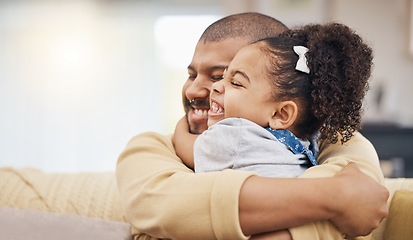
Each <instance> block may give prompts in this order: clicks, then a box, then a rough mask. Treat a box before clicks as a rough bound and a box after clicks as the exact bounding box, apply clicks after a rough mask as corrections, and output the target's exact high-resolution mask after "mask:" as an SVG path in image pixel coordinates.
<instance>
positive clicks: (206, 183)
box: [116, 133, 254, 239]
mask: <svg viewBox="0 0 413 240" xmlns="http://www.w3.org/2000/svg"><path fill="white" fill-rule="evenodd" d="M253 174H254V173H252V172H242V171H233V170H225V171H222V172H213V173H202V174H194V173H193V171H192V170H190V169H189V168H187V167H186V166H185V165H184V164H183V163H182V161H181V160H180V159H179V158H178V157H177V156H176V154H175V150H174V148H173V145H172V142H171V138H170V137H166V136H162V135H159V134H156V133H143V134H140V135H138V136H136V137H134V138H133V139H132V140H131V141H130V142H129V143H128V144H127V146H126V148H125V150H124V151H123V152H122V153H121V155H120V156H119V159H118V162H117V168H116V178H117V184H118V188H119V191H120V200H121V204H122V208H123V211H124V214H125V216H126V219H127V220H128V222H130V223H131V225H132V232H133V233H134V234H147V235H151V236H153V237H156V238H170V239H246V236H244V235H243V234H242V231H241V228H240V224H239V217H238V196H239V192H240V189H241V186H242V184H243V183H244V181H245V179H247V178H248V177H249V176H251V175H253Z"/></svg>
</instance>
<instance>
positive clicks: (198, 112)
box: [194, 109, 208, 116]
mask: <svg viewBox="0 0 413 240" xmlns="http://www.w3.org/2000/svg"><path fill="white" fill-rule="evenodd" d="M194 113H195V115H198V116H208V110H202V109H195V110H194Z"/></svg>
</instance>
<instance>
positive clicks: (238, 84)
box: [231, 81, 242, 87]
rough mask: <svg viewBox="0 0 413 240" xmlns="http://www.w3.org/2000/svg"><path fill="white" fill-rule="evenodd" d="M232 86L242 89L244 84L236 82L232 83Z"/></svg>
mask: <svg viewBox="0 0 413 240" xmlns="http://www.w3.org/2000/svg"><path fill="white" fill-rule="evenodd" d="M231 84H232V85H233V86H236V87H242V84H241V83H239V82H236V81H231Z"/></svg>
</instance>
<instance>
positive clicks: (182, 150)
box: [172, 116, 198, 169]
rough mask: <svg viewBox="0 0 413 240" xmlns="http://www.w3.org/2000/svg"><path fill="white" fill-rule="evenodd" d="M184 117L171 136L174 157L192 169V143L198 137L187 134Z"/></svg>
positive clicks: (186, 123) (187, 127)
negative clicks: (176, 156)
mask: <svg viewBox="0 0 413 240" xmlns="http://www.w3.org/2000/svg"><path fill="white" fill-rule="evenodd" d="M186 119H187V118H186V116H184V117H183V118H181V120H179V122H178V124H177V125H176V128H175V133H174V135H173V136H172V143H173V145H174V148H175V151H176V155H178V157H179V158H180V159H181V160H182V161H183V162H184V163H185V165H186V166H188V167H190V168H191V169H194V143H195V140H196V138H197V137H198V135H195V134H192V133H190V132H189V126H188V122H187V120H186Z"/></svg>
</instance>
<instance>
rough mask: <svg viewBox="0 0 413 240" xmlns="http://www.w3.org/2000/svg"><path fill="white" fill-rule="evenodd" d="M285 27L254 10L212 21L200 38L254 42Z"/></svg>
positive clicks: (212, 40) (281, 30)
mask: <svg viewBox="0 0 413 240" xmlns="http://www.w3.org/2000/svg"><path fill="white" fill-rule="evenodd" d="M287 29H288V28H287V27H286V26H285V25H284V24H283V23H282V22H280V21H278V20H277V19H275V18H272V17H270V16H267V15H264V14H261V13H255V12H247V13H239V14H233V15H229V16H227V17H224V18H222V19H220V20H217V21H216V22H214V23H212V24H211V25H210V26H209V27H208V28H207V29H206V30H205V31H204V33H203V34H202V36H201V38H200V40H204V42H208V41H211V42H216V41H221V40H224V39H228V38H248V39H250V40H251V42H255V41H258V40H261V39H264V38H269V37H275V36H277V35H278V34H280V33H282V32H283V31H285V30H287Z"/></svg>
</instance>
